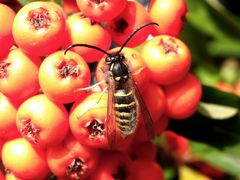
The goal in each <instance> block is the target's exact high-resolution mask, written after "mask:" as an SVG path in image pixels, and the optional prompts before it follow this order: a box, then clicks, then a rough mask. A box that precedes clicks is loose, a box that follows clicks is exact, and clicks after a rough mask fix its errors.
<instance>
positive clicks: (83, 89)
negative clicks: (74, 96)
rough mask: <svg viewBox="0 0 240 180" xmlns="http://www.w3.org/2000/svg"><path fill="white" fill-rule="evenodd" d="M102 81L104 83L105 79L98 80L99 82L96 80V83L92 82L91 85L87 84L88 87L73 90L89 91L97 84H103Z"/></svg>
mask: <svg viewBox="0 0 240 180" xmlns="http://www.w3.org/2000/svg"><path fill="white" fill-rule="evenodd" d="M103 83H105V80H102V81H100V82H98V83H96V84H94V85H92V86H89V87H85V88H79V89H75V90H74V92H78V91H90V90H91V89H93V88H95V87H97V86H99V85H100V84H103Z"/></svg>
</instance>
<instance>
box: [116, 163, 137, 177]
mask: <svg viewBox="0 0 240 180" xmlns="http://www.w3.org/2000/svg"><path fill="white" fill-rule="evenodd" d="M136 173H137V172H136ZM112 177H113V178H114V179H115V180H125V179H127V172H126V169H125V167H124V166H122V165H120V166H119V167H118V169H117V172H116V174H113V175H112Z"/></svg>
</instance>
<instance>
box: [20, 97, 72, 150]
mask: <svg viewBox="0 0 240 180" xmlns="http://www.w3.org/2000/svg"><path fill="white" fill-rule="evenodd" d="M16 124H17V128H18V131H19V133H20V134H21V136H22V137H24V138H26V139H27V140H28V141H29V142H31V143H32V144H34V145H36V146H38V147H39V148H42V149H44V148H46V147H48V146H51V145H55V144H58V143H60V142H61V141H62V140H63V139H64V138H65V136H66V135H67V133H68V130H69V124H68V113H67V111H66V109H65V107H64V106H63V105H62V104H59V103H55V102H53V101H51V100H49V99H48V98H47V96H46V95H44V94H40V95H36V96H33V97H31V98H29V99H27V100H26V101H24V102H23V103H22V104H21V105H20V107H19V108H18V111H17V117H16Z"/></svg>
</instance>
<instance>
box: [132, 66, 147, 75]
mask: <svg viewBox="0 0 240 180" xmlns="http://www.w3.org/2000/svg"><path fill="white" fill-rule="evenodd" d="M144 69H145V67H141V68H140V69H138V70H137V72H134V73H132V76H135V75H137V74H140V73H141V72H142V71H143V70H144Z"/></svg>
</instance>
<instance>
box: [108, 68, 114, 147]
mask: <svg viewBox="0 0 240 180" xmlns="http://www.w3.org/2000/svg"><path fill="white" fill-rule="evenodd" d="M106 78H107V82H108V105H107V120H106V131H107V139H108V143H109V147H110V148H113V147H114V146H115V144H116V116H115V108H114V93H115V81H114V79H113V77H112V76H111V73H110V72H109V73H107V77H106Z"/></svg>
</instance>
